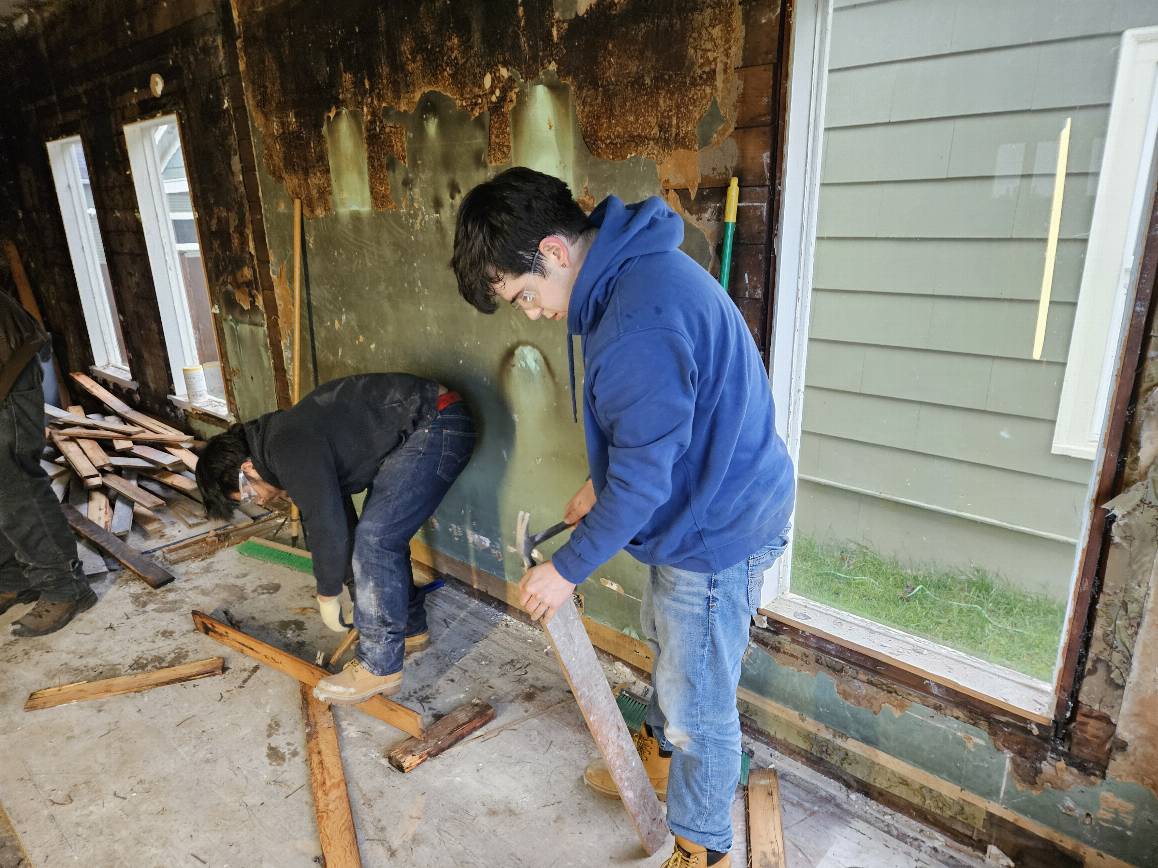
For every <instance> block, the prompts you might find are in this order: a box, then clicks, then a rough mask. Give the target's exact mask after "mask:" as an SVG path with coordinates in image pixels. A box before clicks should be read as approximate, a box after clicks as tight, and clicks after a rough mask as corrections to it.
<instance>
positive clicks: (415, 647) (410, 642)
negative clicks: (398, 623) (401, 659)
mask: <svg viewBox="0 0 1158 868" xmlns="http://www.w3.org/2000/svg"><path fill="white" fill-rule="evenodd" d="M429 644H430V631H429V630H423V631H422V632H421V633H415V634H414V635H413V636H407V637H406V650H405V652H404V653H406V654H413V653H414V652H415V651H421V650H422V649H423V648H425V647H426V646H427V645H429Z"/></svg>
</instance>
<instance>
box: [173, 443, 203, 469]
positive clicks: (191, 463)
mask: <svg viewBox="0 0 1158 868" xmlns="http://www.w3.org/2000/svg"><path fill="white" fill-rule="evenodd" d="M165 451H166V452H168V453H169V454H170V455H172V456H174V457H176V458H180V459H181V463H182V464H184V465H185V467H186V468H188V469H189V470H196V469H197V455H196V454H195V453H194V452H192V451H191V450H189V449H185V448H184V447H182V446H166V447H165Z"/></svg>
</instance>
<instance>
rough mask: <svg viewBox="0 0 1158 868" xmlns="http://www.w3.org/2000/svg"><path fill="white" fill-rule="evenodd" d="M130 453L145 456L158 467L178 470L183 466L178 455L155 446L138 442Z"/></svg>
mask: <svg viewBox="0 0 1158 868" xmlns="http://www.w3.org/2000/svg"><path fill="white" fill-rule="evenodd" d="M129 454H130V455H134V456H136V457H137V458H144V459H145V460H146V461H149V462H151V463H152V464H153V465H155V466H157V467H163V468H165V469H166V470H176V469H177V468H178V467H180V466H181V464H182V461H181V459H180V458H178V457H177V456H176V455H170V454H169V453H168V452H162V451H161V450H160V449H157V448H155V447H153V446H143V445H141V444H139V443H138V444H136V445H135V446H133V448H132V449H130V450H129Z"/></svg>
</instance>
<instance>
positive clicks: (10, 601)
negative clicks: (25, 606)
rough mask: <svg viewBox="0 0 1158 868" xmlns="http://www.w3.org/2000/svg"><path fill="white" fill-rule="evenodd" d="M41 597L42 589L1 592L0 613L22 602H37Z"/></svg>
mask: <svg viewBox="0 0 1158 868" xmlns="http://www.w3.org/2000/svg"><path fill="white" fill-rule="evenodd" d="M38 599H40V591H33V590H28V591H4V592H2V593H0V615H3V614H4V613H5V612H7V611H8V610H9V609H11V608H12V607H13V606H19V605H20V604H21V603H35V602H36V601H37V600H38Z"/></svg>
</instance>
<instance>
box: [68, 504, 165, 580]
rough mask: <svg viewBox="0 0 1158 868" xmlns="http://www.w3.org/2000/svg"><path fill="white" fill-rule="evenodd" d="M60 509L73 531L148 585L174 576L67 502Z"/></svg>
mask: <svg viewBox="0 0 1158 868" xmlns="http://www.w3.org/2000/svg"><path fill="white" fill-rule="evenodd" d="M61 509H62V510H63V511H64V517H65V518H66V519H68V523H69V525H70V526H71V527H72V529H73V530H74V531H76V532H77V533H79V534H80V535H81V536H83V537H84V538H85V539H86V540H88V541H89V542H91V543H92V544H93V545H95V546H96V547H97V548H99V549H101V550H102V551H105V552H107V553H108V554H109V555H111V556H112V557H113V558H114V559H115V560H117V561H118V562H119V563H120V564H121V565H122V566H124V567H127V568H128V569H130V570H132V571H133V572H134V573H136V574H137V575H138V576H140V577H141V578H142V579H143V580H144V581H145V583H146V584H147V585H148V586H149V587H151V588H160V587H161V586H163V585H167V584H169V582H171V581H173V579H174V578H175V576H174V575H173V574H172V573H171V572H169V571H168V570H166V569H165V568H164V567H162V566H161V565H160V564H158V563H157V562H156V561H154V560H153V559H152V558H150V557H147V556H145V555H143V554H141V553H140V552H138V551H137V550H136V549H134V548H132V547H131V546H129V545H128V544H126V543H125V542H124V541H123V540H119V539H117V538H116V537H115V536H113V535H112V534H111V533H109V532H108V531H107V530H105V529H104V528H103V527H100V526H99V525H97V524H95V523H93V522H91V521H89V520H88V519H87V518H85V517H84V516H83V515H81V514H80V513H79V512H78V511H77V510H76V508H75V507H73V506H71V505H69V504H61Z"/></svg>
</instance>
